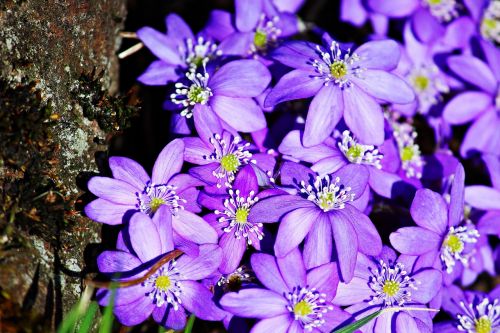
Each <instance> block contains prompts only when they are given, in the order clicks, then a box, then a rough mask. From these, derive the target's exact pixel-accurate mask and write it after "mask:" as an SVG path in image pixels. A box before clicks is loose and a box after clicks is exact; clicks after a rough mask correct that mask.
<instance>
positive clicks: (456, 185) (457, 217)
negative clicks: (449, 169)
mask: <svg viewBox="0 0 500 333" xmlns="http://www.w3.org/2000/svg"><path fill="white" fill-rule="evenodd" d="M464 182H465V171H464V167H463V166H462V164H460V163H458V165H457V168H456V170H455V175H454V177H453V183H452V184H451V193H450V205H449V208H448V224H449V225H450V226H455V225H458V224H459V223H460V222H461V221H462V215H463V212H464ZM499 198H500V193H499ZM498 207H500V204H499V205H498Z"/></svg>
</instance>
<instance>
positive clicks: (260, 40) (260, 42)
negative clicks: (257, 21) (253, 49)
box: [253, 30, 267, 49]
mask: <svg viewBox="0 0 500 333" xmlns="http://www.w3.org/2000/svg"><path fill="white" fill-rule="evenodd" d="M253 43H254V45H255V46H257V48H259V49H260V48H263V47H265V46H266V44H267V34H266V33H265V32H263V31H260V30H258V31H256V32H255V36H254V37H253Z"/></svg>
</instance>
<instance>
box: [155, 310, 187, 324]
mask: <svg viewBox="0 0 500 333" xmlns="http://www.w3.org/2000/svg"><path fill="white" fill-rule="evenodd" d="M153 319H154V320H155V321H156V322H157V323H159V324H161V325H162V326H166V327H170V328H172V329H175V330H179V329H182V328H183V327H184V326H186V312H185V311H184V308H183V307H182V306H180V307H179V308H178V309H177V310H174V308H173V306H171V305H170V306H161V307H156V308H155V309H154V310H153Z"/></svg>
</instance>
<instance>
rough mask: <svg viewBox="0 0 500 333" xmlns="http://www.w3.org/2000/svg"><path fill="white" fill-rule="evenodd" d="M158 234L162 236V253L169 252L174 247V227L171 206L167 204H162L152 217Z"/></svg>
mask: <svg viewBox="0 0 500 333" xmlns="http://www.w3.org/2000/svg"><path fill="white" fill-rule="evenodd" d="M152 221H153V223H154V225H155V226H156V229H157V230H158V236H159V237H160V243H161V251H160V253H167V252H170V251H172V250H173V249H174V235H173V229H172V213H171V212H170V207H168V206H166V205H162V206H160V208H158V210H157V211H156V213H155V214H154V216H153V219H152Z"/></svg>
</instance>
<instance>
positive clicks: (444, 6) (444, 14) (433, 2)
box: [423, 0, 458, 22]
mask: <svg viewBox="0 0 500 333" xmlns="http://www.w3.org/2000/svg"><path fill="white" fill-rule="evenodd" d="M423 6H424V7H428V8H429V11H430V12H431V14H432V16H434V17H436V18H437V19H439V20H441V21H443V22H449V21H451V20H452V19H454V18H455V17H457V16H458V10H457V7H458V6H457V2H456V0H423Z"/></svg>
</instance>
